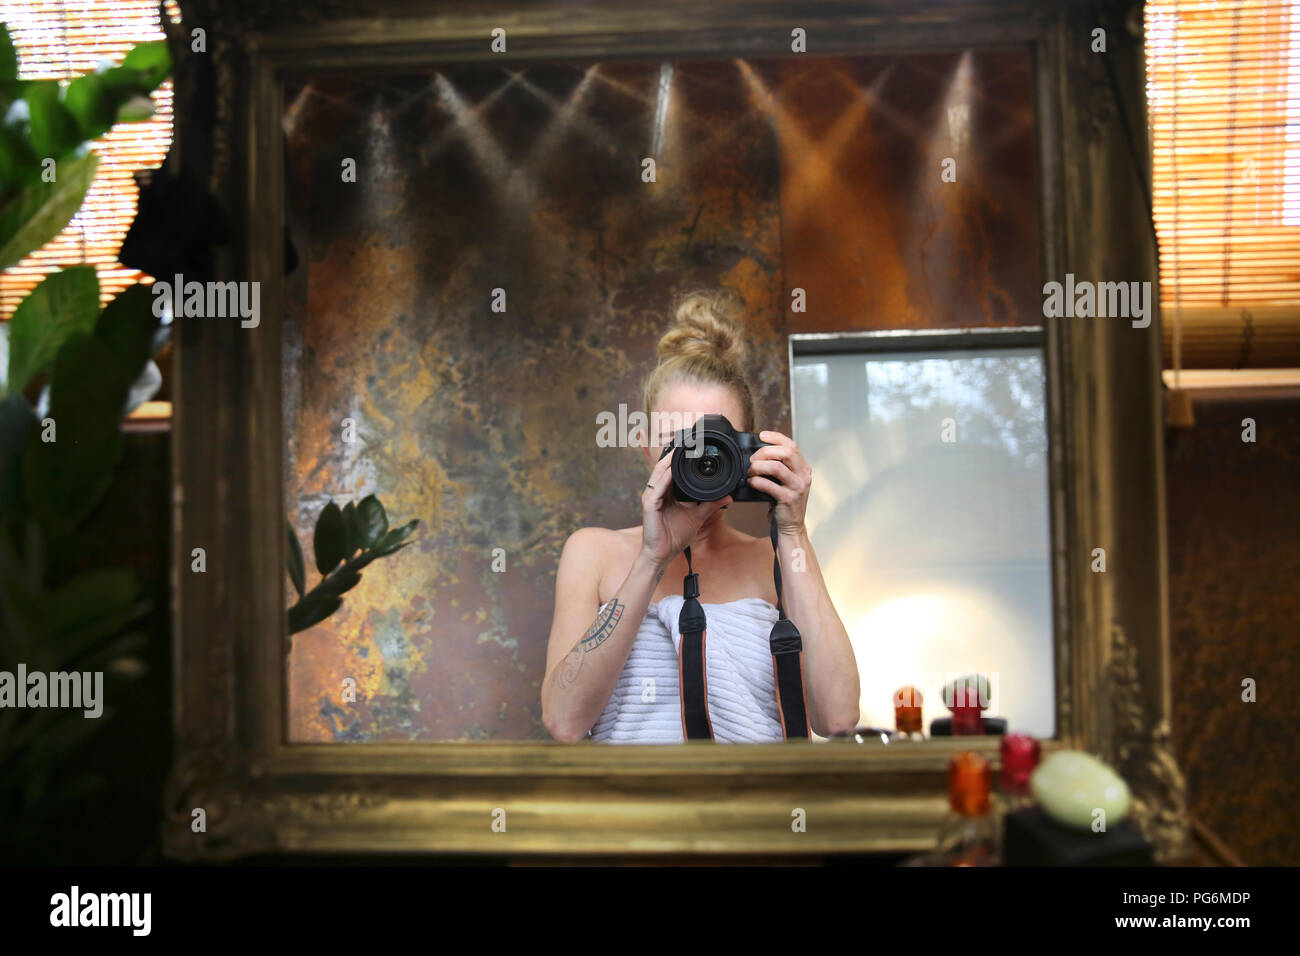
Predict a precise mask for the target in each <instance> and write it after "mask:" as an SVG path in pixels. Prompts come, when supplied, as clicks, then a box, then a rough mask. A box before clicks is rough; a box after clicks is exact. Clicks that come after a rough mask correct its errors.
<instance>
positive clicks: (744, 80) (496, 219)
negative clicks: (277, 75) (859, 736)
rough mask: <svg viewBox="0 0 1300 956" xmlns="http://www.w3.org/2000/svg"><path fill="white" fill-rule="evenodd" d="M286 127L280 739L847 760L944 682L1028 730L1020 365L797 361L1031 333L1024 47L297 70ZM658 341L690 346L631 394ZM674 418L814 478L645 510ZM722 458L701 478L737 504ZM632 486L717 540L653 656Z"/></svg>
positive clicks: (950, 353) (927, 711)
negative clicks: (764, 748)
mask: <svg viewBox="0 0 1300 956" xmlns="http://www.w3.org/2000/svg"><path fill="white" fill-rule="evenodd" d="M285 103H286V109H285V115H284V129H285V134H286V144H287V151H286V170H287V180H286V184H287V194H288V204H289V207H288V209H286V218H287V221H288V224H289V240H288V241H289V244H290V247H289V250H288V251H289V255H288V256H287V260H288V263H287V264H288V267H289V274H288V276H287V283H288V290H289V298H288V301H287V309H286V315H285V318H284V325H283V329H284V333H283V337H284V346H285V367H284V378H283V381H284V392H283V398H284V422H285V437H286V460H285V485H286V511H287V514H288V516H289V525H290V529H289V534H290V537H291V539H292V540H293V541H294V542H296V543H297V546H298V548H299V549H300V551H301V554H302V573H301V575H298V574H297V573H293V574H291V576H290V578H289V580H288V582H287V584H286V598H285V601H286V606H287V607H290V608H291V611H290V616H289V620H290V630H291V632H292V635H291V636H292V650H291V651H290V653H289V655H288V657H287V659H286V661H287V686H288V691H289V694H288V697H289V708H288V715H287V716H288V736H289V740H290V741H291V742H308V741H339V742H343V741H349V742H366V741H402V740H484V739H499V740H551V739H562V740H584V741H585V740H596V741H603V742H609V743H638V742H644V743H657V742H668V741H673V740H682V739H684V738H685V737H686V736H692V735H693V734H692V727H694V728H695V729H696V730H699V731H702V732H703V733H705V734H707V735H711V736H712V737H713V738H714V739H715V740H718V741H720V742H723V741H726V742H741V741H751V740H752V741H762V740H779V739H783V738H785V737H789V736H798V730H797V727H798V725H800V723H801V721H800V708H801V707H802V708H803V710H802V717H803V722H804V723H805V725H806V728H807V730H806V732H807V733H808V734H809V735H810V736H811V737H813V738H814V739H820V738H824V737H827V736H830V735H832V734H841V735H845V736H844V739H847V740H849V741H852V740H853V739H854V733H853V732H854V731H855V730H865V729H866V728H877V727H879V728H886V729H892V728H894V726H895V717H896V714H895V706H894V705H895V696H896V692H897V691H898V690H899V689H900V688H901V687H904V686H914V687H915V688H916V689H917V690H918V691H919V692H920V693H919V696H920V699H921V702H922V703H921V706H922V721H923V723H922V725H921V735H922V736H924V735H928V734H929V733H931V732H932V731H933V730H934V729H935V728H934V727H933V726H932V722H933V721H935V720H941V721H942V720H947V719H949V718H952V717H953V716H954V714H953V713H951V712H950V711H949V709H948V707H946V706H945V705H944V702H943V700H942V696H943V693H942V691H943V685H944V683H945V682H950V681H951V680H952V679H953V678H955V677H959V676H962V675H966V674H980V675H985V676H986V677H987V678H988V680H989V691H990V693H989V694H987V695H986V696H987V698H988V699H987V700H985V701H982V703H985V704H987V705H988V706H987V707H986V708H985V709H984V710H983V711H982V713H983V714H984V715H985V716H987V717H998V718H1002V719H1004V720H1006V721H1009V722H1010V729H1011V730H1023V731H1025V732H1029V733H1034V734H1036V735H1041V736H1050V735H1051V734H1052V732H1053V715H1054V707H1055V702H1054V697H1053V673H1052V658H1051V649H1052V632H1051V615H1050V605H1051V601H1050V590H1049V588H1048V586H1047V582H1048V580H1049V573H1050V569H1049V566H1048V564H1047V560H1048V557H1047V556H1048V554H1049V553H1050V551H1049V548H1048V544H1047V542H1048V528H1047V508H1046V496H1047V484H1046V482H1047V476H1046V464H1045V461H1046V442H1047V439H1048V436H1047V429H1046V419H1045V416H1044V409H1043V383H1042V376H1043V364H1042V358H1041V342H1038V341H1036V340H1035V341H1029V342H1026V341H1018V342H1016V343H1014V344H1012V343H1011V342H1010V340H1007V345H1006V346H1005V347H1004V346H1001V345H999V346H997V347H994V346H992V345H989V346H985V345H983V344H980V345H979V346H973V345H965V346H963V347H959V348H939V349H937V348H934V347H932V346H931V345H927V346H926V347H925V349H924V350H921V351H917V350H915V349H911V350H909V347H908V346H907V345H899V346H898V347H897V348H895V349H893V351H888V350H886V351H881V350H880V349H878V348H872V349H871V350H869V351H866V352H859V353H854V352H853V351H845V350H843V349H838V350H834V351H831V352H826V351H825V350H824V349H822V350H821V351H819V348H821V347H811V346H809V345H808V344H807V343H806V342H804V343H803V344H800V343H801V342H802V341H803V340H802V339H801V337H802V336H807V335H810V334H817V335H827V334H847V333H860V332H866V331H879V330H908V331H913V332H920V331H925V330H931V331H933V330H961V329H998V330H1012V329H1024V328H1033V327H1036V326H1037V325H1038V324H1039V322H1040V321H1041V297H1040V295H1039V292H1038V290H1039V286H1040V284H1041V282H1040V278H1039V265H1038V215H1039V212H1038V201H1037V196H1038V191H1037V188H1036V186H1035V185H1034V183H1035V148H1036V147H1035V132H1034V128H1033V90H1032V70H1031V60H1030V57H1029V55H1028V53H1027V51H1024V50H1014V49H1013V50H992V51H978V52H976V51H966V52H953V53H943V54H924V55H919V54H918V55H913V56H888V57H834V58H832V57H809V56H800V57H790V58H782V59H773V60H744V59H740V60H737V59H720V60H707V61H690V60H682V61H670V62H622V61H620V62H611V63H581V64H578V63H574V64H568V63H565V64H537V65H530V66H527V67H522V66H509V67H506V68H502V67H499V66H478V65H465V66H458V67H455V68H448V69H443V70H424V71H414V70H413V71H410V72H402V73H388V72H384V73H374V74H318V75H310V76H297V77H292V78H291V79H290V81H289V83H288V86H287V90H286V97H285ZM683 316H685V317H686V318H685V321H683ZM674 329H676V330H677V333H678V339H679V341H678V343H677V345H676V346H672V345H671V341H670V340H671V339H672V336H673V330H674ZM691 330H694V331H691ZM666 341H669V344H670V347H669V348H668V349H667V350H665V349H664V347H663V346H664V343H665V342H666ZM1000 341H1001V340H1000ZM674 349H675V351H674ZM666 353H667V354H670V355H671V354H678V355H689V354H695V358H694V359H692V360H690V361H686V362H679V363H678V365H679V366H681V367H678V368H675V370H672V373H671V374H665V375H660V376H659V377H658V379H657V380H656V370H657V369H659V368H660V367H661V361H662V360H663V359H664V357H665V354H666ZM697 353H698V354H697ZM704 353H707V354H704ZM723 359H726V360H725V361H724V360H723ZM700 369H704V372H703V373H701V372H700ZM710 370H711V371H710ZM649 386H654V387H653V388H650V387H649ZM651 391H653V394H648V393H649V392H651ZM654 413H659V414H657V415H656V414H654ZM792 413H793V414H792ZM705 415H721V416H723V417H724V418H725V419H726V421H727V425H728V426H729V427H730V428H731V429H733V430H734V433H735V435H740V436H745V435H748V436H758V437H754V438H743V437H742V438H740V439H736V438H735V436H734V435H733V436H732V438H731V439H729V440H735V441H737V443H738V444H737V448H738V449H742V450H743V454H745V455H747V456H748V457H745V458H743V462H745V463H747V465H748V467H747V468H746V469H745V473H744V476H743V478H744V484H745V486H746V487H748V488H751V489H758V490H760V491H765V490H771V489H770V486H765V485H763V484H762V482H761V481H760V482H748V478H749V477H750V469H754V470H755V471H761V470H767V471H768V474H769V477H773V476H780V477H785V478H786V480H787V481H786V483H787V484H791V487H793V486H794V485H797V484H798V478H797V476H798V474H799V468H798V467H796V468H794V469H792V470H790V471H788V472H787V471H783V470H782V469H785V468H788V467H789V466H788V464H787V460H788V461H792V462H794V463H795V465H796V466H798V465H799V464H800V463H802V464H806V465H808V466H809V467H810V469H811V472H812V474H813V476H814V477H812V478H811V479H810V480H809V482H808V483H807V487H806V488H805V489H803V490H802V492H801V494H800V497H799V501H797V502H793V501H787V502H769V501H766V500H763V499H762V498H761V497H759V498H758V499H757V500H752V501H745V500H736V497H737V496H736V495H734V494H733V495H732V496H731V497H732V501H731V502H730V503H729V504H727V506H726V507H725V508H722V507H720V506H719V505H718V504H717V502H716V501H715V502H713V503H705V504H695V503H694V502H690V501H682V502H679V501H677V499H676V497H672V491H671V489H665V488H664V487H663V486H662V484H660V487H659V488H652V489H647V487H646V486H647V485H648V484H650V485H653V484H656V482H655V480H654V478H655V469H656V468H660V469H661V470H663V471H666V473H668V474H671V473H672V464H671V461H672V459H673V457H674V454H673V453H672V452H670V453H669V454H668V455H667V456H665V457H664V458H662V459H661V458H660V455H661V454H663V452H664V451H665V449H666V448H668V446H669V445H670V443H677V444H678V445H680V441H678V429H679V428H682V427H686V426H695V425H696V424H697V423H698V421H699V420H700V418H701V417H702V416H705ZM945 419H952V420H953V422H954V427H955V439H954V440H953V441H951V442H949V441H946V440H945V438H944V435H943V434H942V428H943V427H944V426H943V422H944V420H945ZM692 433H693V434H697V435H698V434H702V432H701V430H700V429H698V428H694V429H693V431H692V432H690V433H688V435H687V437H688V438H689V435H690V434H692ZM709 434H713V433H709ZM720 441H721V440H720V439H710V440H708V441H705V442H704V443H703V448H702V451H703V452H705V453H706V454H701V455H699V456H698V457H697V456H692V460H691V461H690V463H689V467H690V468H692V469H695V471H694V472H693V473H694V474H695V475H696V479H697V480H698V481H700V482H704V483H705V484H708V483H709V482H715V483H717V482H722V483H725V482H726V481H727V480H728V476H729V475H730V477H731V479H734V478H735V476H734V475H733V474H731V472H730V471H729V470H728V469H729V468H730V467H731V464H729V462H730V459H729V458H727V456H726V455H725V454H722V455H718V454H707V452H708V451H709V447H710V446H713V447H717V448H719V449H720V450H721V451H726V450H727V448H726V447H725V442H723V443H722V444H719V442H720ZM748 442H755V443H757V444H755V445H753V446H752V447H751V445H749V444H746V443H748ZM764 449H769V450H766V451H765V450H764ZM770 449H777V451H772V450H770ZM783 456H784V457H783ZM737 460H741V459H737ZM711 461H712V462H713V464H710V462H711ZM665 462H666V463H667V464H666V465H665V464H663V463H665ZM710 469H713V471H710ZM791 476H795V480H794V482H793V483H791V481H790V478H791ZM756 477H759V478H762V476H761V475H757V476H756ZM670 484H672V485H677V484H678V483H677V482H671V483H670ZM728 487H730V488H732V489H736V488H738V487H739V485H737V484H735V483H734V481H733V483H732V484H730V485H728ZM678 490H680V488H679V489H678ZM657 491H666V494H667V495H668V496H670V497H671V506H670V505H669V501H668V500H667V499H656V500H659V501H660V503H661V504H663V505H664V506H665V507H669V508H670V510H672V511H674V512H676V513H678V514H682V515H685V514H687V513H688V512H691V511H692V510H693V511H694V513H695V514H696V516H697V517H700V513H701V512H705V511H708V512H710V513H709V514H707V515H703V516H702V517H701V521H700V527H701V528H704V534H703V535H702V536H701V538H700V540H699V541H698V542H697V543H696V544H695V545H694V547H693V548H692V565H693V567H692V570H693V571H694V572H696V573H698V586H699V592H700V593H699V597H698V601H699V603H700V606H701V608H702V610H703V612H704V615H705V619H706V621H707V626H706V627H704V628H700V629H699V633H700V638H699V639H698V640H697V639H696V638H695V636H694V633H695V632H692V631H689V630H688V637H690V638H691V639H690V641H689V642H688V643H687V644H686V647H685V649H683V647H682V642H681V632H682V630H683V627H684V625H683V621H682V610H683V607H684V606H686V605H687V604H688V598H687V597H686V596H685V593H684V591H683V579H684V578H685V577H686V575H687V562H686V556H685V554H684V552H683V551H682V550H681V549H680V548H678V547H677V546H678V545H680V544H684V543H685V540H684V539H683V540H678V539H673V540H672V541H671V543H670V545H669V546H667V547H666V548H664V549H663V551H662V553H658V552H656V551H655V542H656V540H657V539H656V538H655V535H653V534H651V535H649V536H648V537H647V536H646V535H645V534H644V533H643V531H642V529H643V526H644V513H645V512H644V510H645V507H646V495H647V492H657ZM719 500H721V499H719ZM772 504H776V505H777V507H776V508H775V509H771V510H772V511H773V512H774V516H775V517H776V518H777V523H778V534H777V537H778V542H779V543H778V551H779V553H781V556H782V561H781V563H782V570H783V572H784V577H783V582H782V583H783V594H782V595H781V596H780V597H778V594H777V591H776V586H775V584H776V582H775V579H774V576H773V568H772V558H773V547H772V543H771V538H770V532H771V524H770V521H771V517H773V515H770V514H769V510H770V509H769V506H770V505H772ZM705 521H708V522H712V523H711V524H708V526H707V528H706V527H705V525H704V522H705ZM686 524H687V525H689V524H690V522H687V523H686ZM658 530H660V531H664V530H667V532H670V533H669V537H670V538H671V537H672V534H671V532H672V531H673V529H671V528H669V529H663V528H660V529H658ZM681 530H682V529H681V528H678V529H676V531H678V532H680V531H681ZM686 530H687V531H690V530H692V529H691V528H689V527H687V528H686ZM805 538H806V539H807V540H806V541H805V540H804V539H805ZM691 539H692V540H693V538H691ZM647 543H648V544H649V550H647ZM805 545H806V546H805ZM647 554H649V555H650V557H651V560H650V561H649V562H648V565H647V566H646V568H645V569H644V570H646V571H647V573H645V574H642V575H637V576H636V582H635V585H634V586H633V588H632V589H631V590H634V591H638V593H637V594H636V595H635V597H631V595H630V593H629V594H626V595H625V594H623V593H622V592H623V589H624V587H625V584H626V582H627V581H628V580H629V579H630V577H632V574H631V572H632V570H633V568H634V566H635V565H637V564H638V562H639V561H641V560H642V559H643V558H645V557H646V555H647ZM566 555H567V558H566V557H565V556H566ZM659 559H663V560H659ZM291 563H292V547H291ZM300 588H301V590H300ZM639 592H644V593H639ZM822 595H824V599H823V597H822ZM614 601H617V602H618V604H614V603H613V602H614ZM782 611H786V612H789V613H788V615H787V617H788V619H789V620H790V621H792V622H793V625H794V627H795V628H797V630H798V631H799V634H800V639H801V641H802V654H801V655H793V657H794V659H795V660H796V665H795V666H794V667H793V668H791V667H790V666H786V665H784V664H783V663H782V660H781V658H782V656H783V655H781V654H773V652H772V651H773V643H772V642H773V638H774V636H775V637H776V638H778V639H780V640H779V641H778V646H779V647H780V648H781V649H782V650H784V651H788V650H789V647H790V641H789V635H788V634H786V633H785V628H786V625H783V624H779V622H780V621H781V619H782ZM624 615H626V616H624ZM687 623H688V625H689V623H690V622H687ZM774 628H775V629H776V631H777V632H778V633H776V634H775V635H774ZM642 638H644V640H642ZM782 641H783V643H782ZM796 646H798V645H796ZM697 648H700V650H697ZM612 649H614V650H617V652H618V655H619V656H621V657H622V660H621V661H620V660H614V659H610V660H603V661H602V660H601V657H602V651H604V652H606V654H605V656H606V657H609V656H610V655H609V654H608V652H609V651H611V650H612ZM575 652H577V653H576V655H575ZM710 652H712V653H710ZM784 656H785V657H790V656H791V655H789V654H788V653H787V654H785V655H784ZM597 665H599V666H597ZM783 674H785V675H787V676H785V677H783ZM791 674H793V675H794V676H793V677H790V676H788V675H791ZM783 681H784V686H786V687H787V688H788V689H789V693H787V694H784V695H783V694H782V693H781V692H780V688H781V687H782V686H783ZM561 685H563V686H561ZM697 685H698V690H699V691H702V693H697V689H696V688H697ZM796 685H797V686H799V687H800V688H801V691H800V692H799V693H795V692H794V690H793V688H794V687H795V686H796ZM991 723H992V722H991V721H990V724H991ZM792 729H793V731H794V732H793V733H792ZM948 729H949V730H951V727H950V726H949V727H948ZM980 729H983V730H985V731H988V730H989V728H987V727H986V728H980ZM837 742H838V741H837Z"/></svg>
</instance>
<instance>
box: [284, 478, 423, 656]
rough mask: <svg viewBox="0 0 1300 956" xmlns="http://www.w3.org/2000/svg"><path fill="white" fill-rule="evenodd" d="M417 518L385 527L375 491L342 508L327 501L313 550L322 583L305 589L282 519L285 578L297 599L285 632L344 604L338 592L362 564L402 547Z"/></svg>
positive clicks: (294, 543)
mask: <svg viewBox="0 0 1300 956" xmlns="http://www.w3.org/2000/svg"><path fill="white" fill-rule="evenodd" d="M419 523H420V519H419V518H415V519H413V520H411V521H408V522H407V523H406V524H404V525H401V526H400V527H397V528H393V529H392V530H389V528H388V515H387V513H386V512H385V511H384V506H383V505H382V504H380V503H379V499H378V498H376V497H375V496H374V495H367V496H366V497H364V498H362V499H361V501H360V502H359V503H358V504H355V505H354V504H353V503H351V502H348V504H346V505H345V506H344V507H342V508H340V507H339V506H338V505H336V504H335V503H334V502H332V501H331V502H330V503H329V504H327V505H326V506H325V507H324V508H322V509H321V513H320V514H319V515H318V516H317V518H316V530H315V533H314V534H313V535H312V551H313V552H314V557H315V558H316V570H317V571H319V572H320V573H321V580H320V583H319V584H317V585H316V586H315V587H314V588H312V589H311V590H310V591H307V592H306V593H304V591H303V588H304V587H305V586H306V579H305V569H304V566H303V559H302V548H301V547H300V546H299V544H298V536H297V535H296V534H294V531H293V526H292V525H290V524H288V523H287V522H286V524H285V534H286V535H287V536H288V542H287V543H288V551H287V554H288V558H287V560H286V563H287V565H288V571H289V579H290V580H291V581H293V586H294V589H295V590H296V591H297V592H298V600H297V602H295V603H294V605H293V607H291V608H289V633H290V634H296V633H298V632H299V631H305V630H306V629H307V628H309V627H311V626H312V625H313V624H319V623H320V622H321V621H323V620H325V618H327V617H329V616H330V615H331V614H333V613H334V612H335V611H337V610H338V609H339V607H340V606H341V605H342V604H343V597H342V595H343V594H344V593H345V592H347V591H350V590H351V589H352V588H354V587H356V586H357V585H358V584H360V583H361V569H362V568H364V567H365V566H366V565H368V564H369V563H370V562H371V561H374V560H375V559H376V558H382V557H386V556H387V555H390V554H392V553H394V552H395V551H400V550H402V548H404V547H406V546H407V545H408V544H410V543H411V542H409V541H407V540H406V539H407V538H408V537H409V536H410V534H411V532H413V531H414V530H415V529H416V526H417V525H419Z"/></svg>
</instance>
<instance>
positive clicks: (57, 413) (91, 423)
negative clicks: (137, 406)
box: [22, 335, 124, 535]
mask: <svg viewBox="0 0 1300 956" xmlns="http://www.w3.org/2000/svg"><path fill="white" fill-rule="evenodd" d="M115 365H116V357H115V356H114V354H113V351H112V349H110V348H109V346H108V345H106V344H105V343H104V342H103V341H102V340H101V339H99V338H97V337H96V336H94V335H81V336H74V337H73V338H71V339H69V340H68V341H67V342H66V343H64V345H63V347H62V348H61V349H59V354H58V356H57V358H55V360H54V380H53V383H52V384H51V387H50V414H49V417H50V418H52V419H54V422H55V428H56V430H57V431H56V435H55V438H56V440H55V441H52V442H44V441H41V440H40V437H39V435H38V434H33V435H32V436H31V438H30V439H29V440H28V442H27V450H26V452H25V453H24V455H23V466H22V467H23V493H24V495H25V497H26V499H27V503H28V506H29V507H30V508H31V510H32V512H33V514H34V515H35V516H36V517H37V518H38V520H40V522H41V524H42V525H44V526H45V527H46V528H48V529H51V530H52V531H54V532H55V533H56V535H57V534H58V533H67V532H69V531H71V530H72V529H73V528H75V527H76V526H77V525H78V524H79V523H80V522H81V521H82V520H83V519H84V518H85V517H86V516H87V515H89V514H90V512H91V511H92V510H93V509H94V507H95V505H97V504H98V503H99V500H100V499H101V498H102V497H103V495H104V492H105V491H107V490H108V486H109V484H110V482H111V481H112V477H113V469H114V468H115V467H116V466H117V463H118V461H119V460H120V459H121V457H122V437H121V434H120V432H119V429H118V424H119V420H120V412H121V409H122V400H123V398H124V394H123V385H122V383H121V380H120V376H119V374H118V372H117V370H116V368H115Z"/></svg>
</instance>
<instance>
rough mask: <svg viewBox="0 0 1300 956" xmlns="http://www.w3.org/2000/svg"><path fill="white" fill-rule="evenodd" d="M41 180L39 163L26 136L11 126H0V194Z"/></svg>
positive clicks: (4, 194) (6, 194) (14, 190)
mask: <svg viewBox="0 0 1300 956" xmlns="http://www.w3.org/2000/svg"><path fill="white" fill-rule="evenodd" d="M40 181H41V164H40V163H39V162H37V160H36V154H35V153H33V152H32V145H31V143H29V142H27V137H25V136H23V135H22V133H21V132H20V131H19V130H17V129H14V128H13V127H11V126H0V195H3V196H9V195H10V194H11V193H16V192H17V191H18V190H19V189H20V188H21V187H23V186H30V185H34V184H36V183H39V182H40Z"/></svg>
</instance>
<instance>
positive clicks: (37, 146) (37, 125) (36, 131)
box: [23, 80, 81, 159]
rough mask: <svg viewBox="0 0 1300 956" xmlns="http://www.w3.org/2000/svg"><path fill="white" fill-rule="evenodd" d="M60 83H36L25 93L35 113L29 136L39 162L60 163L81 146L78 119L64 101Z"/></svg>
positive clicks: (30, 124) (31, 119) (33, 113)
mask: <svg viewBox="0 0 1300 956" xmlns="http://www.w3.org/2000/svg"><path fill="white" fill-rule="evenodd" d="M60 94H61V90H60V88H59V82H58V80H32V81H30V82H28V83H27V85H26V87H25V89H24V90H23V98H24V99H25V100H27V106H28V109H29V110H30V111H31V113H30V116H29V118H28V133H29V135H30V136H31V140H32V148H33V149H34V150H36V156H37V158H38V159H45V158H47V157H49V158H53V159H60V158H61V157H63V156H64V155H66V154H67V153H69V152H71V151H72V150H73V149H75V148H76V147H77V146H78V145H79V144H80V143H81V130H80V128H79V127H78V125H77V120H76V117H74V116H73V115H72V113H71V112H70V111H69V110H68V108H67V107H66V106H64V105H63V102H62V100H61V98H60Z"/></svg>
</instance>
